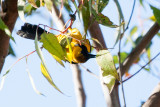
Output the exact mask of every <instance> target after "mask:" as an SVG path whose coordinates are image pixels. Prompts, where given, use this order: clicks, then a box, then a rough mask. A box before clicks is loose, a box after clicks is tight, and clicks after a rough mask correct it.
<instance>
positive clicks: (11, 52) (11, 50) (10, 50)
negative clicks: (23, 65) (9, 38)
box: [8, 43, 16, 57]
mask: <svg viewBox="0 0 160 107" xmlns="http://www.w3.org/2000/svg"><path fill="white" fill-rule="evenodd" d="M8 54H9V55H12V56H14V57H15V56H16V55H15V52H14V50H13V48H12V45H11V44H10V43H9V53H8Z"/></svg>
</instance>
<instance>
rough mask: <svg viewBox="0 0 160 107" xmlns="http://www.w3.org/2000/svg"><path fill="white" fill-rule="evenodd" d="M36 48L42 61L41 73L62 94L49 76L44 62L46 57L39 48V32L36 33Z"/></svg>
mask: <svg viewBox="0 0 160 107" xmlns="http://www.w3.org/2000/svg"><path fill="white" fill-rule="evenodd" d="M35 48H36V52H37V54H38V56H39V58H40V59H41V61H42V62H41V71H42V74H43V75H44V76H45V78H46V79H47V80H48V82H49V83H50V84H51V85H52V86H53V87H54V88H55V89H56V90H58V91H59V92H60V93H62V92H61V91H60V90H59V88H58V87H57V86H56V85H55V84H54V82H53V81H52V78H51V77H50V75H49V72H48V70H47V66H46V63H45V60H44V57H43V54H42V51H41V49H40V48H39V46H38V35H37V32H36V37H35ZM62 94H63V93H62Z"/></svg>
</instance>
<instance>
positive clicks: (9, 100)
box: [0, 0, 160, 107]
mask: <svg viewBox="0 0 160 107" xmlns="http://www.w3.org/2000/svg"><path fill="white" fill-rule="evenodd" d="M119 1H120V4H121V6H122V11H123V13H124V16H125V21H126V22H127V21H128V19H129V16H130V12H131V9H132V4H133V0H119ZM150 1H152V0H146V2H145V10H144V9H143V8H142V7H140V6H139V2H138V1H137V2H136V7H135V11H134V14H133V19H132V20H131V24H130V26H129V29H131V28H132V27H133V26H134V25H140V22H141V21H142V20H145V21H144V23H143V24H144V27H143V28H144V32H143V33H144V34H145V32H146V31H147V30H148V29H149V28H150V27H151V25H152V24H153V23H152V22H151V21H148V20H147V18H148V17H150V16H152V11H151V9H150V7H149V6H148V4H147V2H148V3H152V4H154V5H155V6H156V7H158V6H160V2H158V0H157V1H154V2H153V1H152V2H150ZM38 12H41V16H37V15H36V14H35V15H33V16H29V17H27V18H26V20H27V22H29V23H31V24H45V25H49V26H50V25H51V24H50V20H51V17H50V14H49V13H48V12H46V11H45V9H44V8H41V9H39V11H38ZM103 13H104V14H105V15H107V16H108V17H109V18H110V19H111V20H112V21H113V22H114V23H116V24H118V16H117V14H118V13H117V9H116V7H115V4H114V2H113V1H112V0H110V2H109V4H108V6H107V7H106V8H105V9H104V11H103ZM66 15H67V19H66V20H68V19H69V17H68V14H66ZM140 19H142V20H140ZM23 24H24V23H23V22H22V21H21V20H20V19H18V20H17V22H16V25H15V26H16V27H15V29H14V31H13V37H14V38H15V40H16V44H14V43H12V46H13V48H14V51H15V52H16V58H15V57H12V56H8V57H7V58H6V61H5V65H4V67H3V70H2V74H1V77H2V75H3V74H4V73H5V71H6V70H7V69H8V68H9V67H10V66H11V65H12V64H13V63H14V62H15V61H16V60H17V59H18V58H20V57H22V56H24V55H26V54H28V53H30V52H31V51H34V50H35V46H34V41H33V40H27V39H24V38H21V37H20V36H18V35H17V34H16V32H17V31H18V30H19V29H20V28H21V26H22V25H23ZM53 24H54V23H53ZM79 25H80V21H79V20H76V21H75V23H74V25H73V26H74V27H76V28H79V29H80V28H81V27H80V26H79ZM54 28H56V27H55V26H54ZM101 28H102V32H103V35H104V38H105V40H106V43H107V46H108V47H110V48H111V47H112V46H113V45H114V42H115V38H116V37H115V35H116V34H115V31H116V29H111V28H108V27H105V26H101ZM80 31H81V32H83V30H80ZM141 31H142V27H141V28H140V30H138V33H137V34H136V35H134V36H135V38H136V36H138V35H140V34H139V33H140V32H141ZM127 34H129V30H128V31H127V33H126V35H125V36H127ZM125 39H126V38H125ZM159 39H160V38H158V37H154V38H153V40H152V41H153V45H152V47H151V50H152V51H151V55H152V57H154V56H155V55H156V54H157V53H158V52H160V49H159V46H160V42H159ZM123 44H124V43H123ZM123 44H122V46H123ZM130 46H131V44H129V45H127V46H125V47H123V49H122V51H127V52H129V51H130ZM153 47H154V48H153ZM117 49H118V48H117V47H115V49H113V50H112V51H111V53H112V55H116V54H117ZM93 53H95V52H93ZM43 54H44V57H45V60H46V62H47V66H48V68H49V71H50V74H51V76H52V78H53V80H54V82H55V83H56V85H57V86H58V87H59V88H60V89H61V90H62V91H63V92H64V93H65V94H66V95H68V96H70V97H67V96H64V95H62V94H60V93H59V92H58V91H57V90H55V89H54V88H53V87H52V86H51V85H50V84H49V83H48V82H47V80H46V79H45V78H44V77H43V75H42V74H41V71H40V59H39V57H38V56H37V54H36V53H34V54H32V55H30V56H29V58H28V65H26V62H25V59H23V60H21V61H19V62H18V63H17V64H16V65H15V66H14V67H13V68H12V69H11V71H10V73H9V74H8V75H7V78H6V80H5V83H4V87H3V89H2V90H1V91H0V101H1V104H0V105H1V107H53V106H54V107H76V96H75V93H74V85H73V81H72V78H73V77H72V71H71V69H70V65H69V64H68V63H65V68H63V67H61V66H60V65H59V64H58V63H57V62H56V61H55V60H54V59H53V58H52V56H51V55H50V54H49V53H48V52H47V51H45V50H43ZM143 59H144V60H146V59H147V58H146V56H145V55H144V56H143ZM159 61H160V57H158V58H157V59H156V60H155V61H154V62H152V64H151V72H156V73H157V74H159V73H158V72H157V71H158V70H159V69H160V68H159V66H158V65H159ZM146 62H147V61H146ZM146 62H144V61H140V64H141V65H144V64H145V63H146ZM82 65H84V66H85V67H87V68H88V69H90V70H91V71H92V72H93V73H95V74H96V75H99V69H98V65H97V63H96V61H95V59H90V60H89V61H87V62H86V63H85V64H82ZM152 65H153V66H152ZM26 66H28V68H29V71H30V73H31V75H32V77H33V79H34V83H35V85H36V88H37V89H38V90H39V91H40V92H42V93H43V94H44V95H45V97H44V96H41V95H38V94H36V93H35V92H34V90H33V88H32V86H31V83H30V80H29V77H28V74H27V72H26ZM155 66H156V67H157V69H155ZM138 69H140V67H139V66H138V65H134V66H133V67H132V68H131V69H130V73H131V74H133V73H134V72H136V71H137V70H138ZM82 80H83V85H84V89H85V92H86V95H87V103H86V107H106V103H105V100H104V96H103V92H102V89H101V85H100V81H99V80H98V79H97V78H95V77H94V76H92V75H90V74H89V73H87V72H86V71H85V70H84V69H83V68H82ZM158 82H159V79H157V78H155V77H154V76H152V74H151V73H149V72H146V71H144V70H142V71H141V72H140V73H139V74H137V75H136V76H135V77H134V78H132V79H130V80H128V81H127V82H125V83H124V90H125V97H126V103H127V107H138V106H140V105H141V101H146V100H147V98H148V97H149V95H150V93H151V92H152V90H153V88H154V87H155V86H156V85H157V84H158ZM119 93H120V101H121V104H122V102H123V101H122V94H121V93H122V92H121V88H120V90H119ZM122 105H123V104H122Z"/></svg>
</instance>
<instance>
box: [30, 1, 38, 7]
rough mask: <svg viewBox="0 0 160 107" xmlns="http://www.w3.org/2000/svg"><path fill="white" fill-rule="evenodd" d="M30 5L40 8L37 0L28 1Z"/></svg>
mask: <svg viewBox="0 0 160 107" xmlns="http://www.w3.org/2000/svg"><path fill="white" fill-rule="evenodd" d="M28 3H30V4H31V5H32V6H33V7H34V8H38V7H37V5H36V2H35V0H28Z"/></svg>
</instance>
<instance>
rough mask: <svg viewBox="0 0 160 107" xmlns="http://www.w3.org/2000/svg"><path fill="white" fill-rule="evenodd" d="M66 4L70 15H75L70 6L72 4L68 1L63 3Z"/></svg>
mask: <svg viewBox="0 0 160 107" xmlns="http://www.w3.org/2000/svg"><path fill="white" fill-rule="evenodd" d="M63 2H64V3H63V4H64V7H65V8H66V10H67V11H68V12H70V13H73V10H72V8H71V5H70V3H69V2H68V0H65V1H63Z"/></svg>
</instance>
